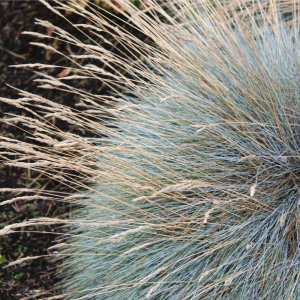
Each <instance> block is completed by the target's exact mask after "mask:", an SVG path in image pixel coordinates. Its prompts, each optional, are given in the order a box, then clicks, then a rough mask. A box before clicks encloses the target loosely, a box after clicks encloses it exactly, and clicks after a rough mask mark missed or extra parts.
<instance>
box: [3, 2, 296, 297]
mask: <svg viewBox="0 0 300 300" xmlns="http://www.w3.org/2000/svg"><path fill="white" fill-rule="evenodd" d="M42 2H44V1H42ZM107 2H108V3H109V4H110V5H111V6H112V7H114V6H115V9H118V7H119V6H116V5H115V4H114V3H115V2H116V1H107ZM165 2H166V3H167V4H168V9H169V10H171V12H172V16H173V17H171V16H170V14H167V13H166V12H165V10H164V9H163V8H162V7H161V6H159V5H158V4H157V3H156V2H155V1H147V5H149V6H151V9H149V10H148V14H146V13H143V12H140V11H139V10H138V9H137V8H136V7H135V6H133V5H132V4H131V3H130V1H126V0H124V1H118V5H122V9H121V12H122V11H123V10H124V11H126V12H128V13H129V16H128V23H129V24H131V25H132V26H133V27H134V28H136V29H138V30H139V31H140V32H142V33H143V34H145V35H147V36H149V37H150V38H151V40H152V43H147V42H143V41H141V40H140V39H138V38H137V37H135V36H134V35H132V34H131V33H129V32H126V31H125V30H123V29H122V28H121V27H118V26H115V25H111V24H110V23H109V22H108V20H107V19H106V17H105V16H104V15H102V14H101V13H97V12H96V11H94V12H93V10H94V8H93V6H91V10H87V9H86V8H84V7H82V6H80V5H77V4H76V1H75V2H74V4H73V5H74V6H76V9H75V8H70V7H69V6H68V7H67V6H66V5H64V4H62V3H59V2H57V5H58V6H59V7H61V8H64V9H69V10H70V9H71V10H72V9H73V10H74V11H73V12H74V13H77V14H81V15H84V16H86V17H87V18H88V19H89V20H90V23H91V25H86V24H74V26H76V27H77V28H79V29H81V28H84V29H89V30H90V35H91V36H93V35H96V34H99V32H101V31H104V32H110V34H111V35H112V36H113V37H114V38H115V39H116V40H118V42H119V43H120V44H121V45H123V47H124V48H125V49H128V52H131V54H130V55H129V56H128V57H127V58H126V57H124V56H120V55H118V54H114V53H111V52H108V51H107V50H106V49H105V48H104V47H103V46H102V45H99V44H92V45H91V44H88V45H85V44H83V43H82V42H81V41H79V40H78V39H76V38H75V37H72V36H70V35H69V34H68V33H66V32H65V31H64V30H63V29H61V28H59V27H56V26H54V25H52V24H50V23H49V22H45V21H38V22H39V24H41V25H44V26H46V27H49V26H50V27H51V28H52V29H53V31H54V32H55V33H56V35H54V38H59V39H62V40H66V41H67V42H68V43H71V44H74V45H77V46H78V47H81V48H83V49H84V50H85V54H83V55H73V56H72V57H70V60H71V61H72V62H73V65H75V66H77V67H76V68H75V67H74V68H70V74H69V75H68V76H65V77H60V78H55V77H52V76H50V75H46V74H44V73H42V72H40V73H39V74H40V75H41V76H43V77H44V78H42V79H39V81H40V82H41V87H43V88H56V89H61V90H69V91H70V92H73V93H75V94H80V96H81V105H83V106H86V111H84V112H76V111H74V110H71V109H70V108H68V107H65V106H62V105H60V104H57V103H54V102H51V101H49V100H47V99H44V98H42V97H40V96H36V95H32V94H30V93H28V92H24V91H20V95H21V96H22V97H21V98H20V99H18V100H10V99H4V98H2V101H6V102H9V103H14V104H15V105H17V106H18V107H20V108H24V109H27V110H29V111H31V112H32V113H33V114H35V115H36V116H37V118H36V119H33V118H32V119H30V118H28V117H24V116H12V117H11V118H9V119H6V121H7V122H13V121H14V120H17V121H22V122H23V123H24V124H25V125H28V126H31V127H34V128H36V133H35V136H34V138H35V139H36V140H37V141H39V142H42V143H44V146H43V147H42V146H39V147H38V146H35V145H34V144H32V143H29V142H28V143H25V142H22V143H21V142H18V141H15V140H11V139H9V138H2V142H1V146H2V147H5V148H6V149H11V151H13V153H14V155H17V154H19V157H18V159H17V160H15V161H14V160H11V161H10V164H12V165H17V166H23V167H28V168H31V169H34V170H37V171H42V172H45V173H47V174H48V175H49V176H50V177H51V176H52V177H53V178H55V179H56V180H59V181H64V182H65V183H66V184H68V183H69V182H72V181H74V180H78V177H77V178H76V179H75V178H73V177H72V173H67V170H74V171H76V172H77V173H79V174H81V175H82V180H81V184H82V188H83V190H82V191H81V193H80V194H77V195H71V196H69V197H65V198H63V197H61V196H60V195H59V194H55V193H52V194H51V193H50V192H48V193H44V194H43V193H41V194H40V197H42V196H41V195H44V197H46V196H47V198H52V199H58V200H63V201H66V202H71V203H75V204H78V205H80V206H81V208H80V209H78V211H77V213H75V214H74V215H72V217H71V218H70V219H68V220H58V219H49V218H39V219H36V220H29V221H27V222H25V223H22V227H24V226H27V224H32V223H35V224H45V223H55V222H56V223H62V224H65V225H67V226H69V227H70V230H69V232H68V235H67V236H66V239H65V240H63V241H62V242H61V243H60V244H59V245H58V247H61V250H59V255H60V257H62V258H63V260H62V263H61V269H60V271H61V273H60V275H61V276H62V287H63V290H62V295H61V297H65V299H93V300H94V299H97V300H98V299H99V300H100V299H103V300H104V299H105V300H107V299H113V300H127V299H128V300H129V299H130V300H131V299H132V300H140V299H151V300H156V299H174V300H175V299H176V300H179V299H189V300H191V299H201V300H204V299H251V300H252V299H253V300H254V299H269V300H274V299H285V300H296V299H300V281H299V280H300V265H299V264H300V249H299V239H300V236H299V234H300V232H299V230H300V228H299V218H300V210H299V205H300V193H299V176H300V160H299V159H300V155H299V147H300V131H299V128H300V88H299V86H300V63H299V62H300V44H299V28H298V27H297V22H296V21H295V22H294V23H293V24H292V25H293V26H290V25H289V26H288V25H285V24H284V22H282V20H281V16H280V14H278V13H277V12H276V10H274V11H271V10H268V12H265V11H264V10H263V9H261V12H260V13H261V15H260V19H259V20H257V18H254V16H253V14H252V13H251V10H249V11H248V15H247V22H246V21H241V19H240V18H239V14H238V13H236V12H235V10H232V11H230V13H228V10H227V12H225V10H224V9H221V8H222V7H223V8H224V5H223V4H224V3H221V1H214V3H212V2H211V1H196V0H180V1H176V2H175V3H174V1H165ZM44 3H45V5H47V6H48V7H49V8H50V9H52V10H53V11H56V12H57V13H58V14H60V11H59V10H57V9H56V8H53V7H52V6H50V5H49V3H46V2H44ZM257 3H258V4H257V5H259V4H260V2H257ZM216 4H217V5H216ZM271 4H272V5H276V3H275V2H274V3H273V2H272V3H271ZM293 7H294V6H293V5H292V8H291V12H292V13H293V12H295V14H296V13H297V12H296V10H295V11H294V10H293ZM226 8H228V7H226ZM246 11H247V10H246ZM224 12H225V13H224ZM245 13H246V12H245ZM158 15H160V16H161V17H162V18H163V19H164V22H162V21H161V18H158V17H157V16H158ZM61 16H62V17H64V16H63V15H62V14H61ZM38 35H39V36H41V34H38ZM47 38H48V36H47ZM39 46H41V47H44V48H47V47H48V48H49V46H46V45H44V44H39ZM53 51H57V50H55V49H54V50H53ZM124 55H125V54H124ZM84 59H94V60H95V61H96V62H95V63H88V64H85V63H84ZM98 62H100V63H98ZM27 66H32V67H37V68H46V67H47V66H43V65H40V64H33V65H27ZM48 67H49V66H48ZM50 67H51V68H53V67H59V66H50ZM124 74H127V75H124ZM68 79H73V80H75V79H79V80H82V79H85V80H89V79H99V83H100V84H101V83H102V82H105V84H107V85H108V86H110V87H111V88H112V90H113V91H114V94H112V95H110V96H109V95H108V96H107V95H106V96H105V95H92V94H89V93H88V92H84V91H80V90H77V89H76V88H74V87H72V86H70V85H68V81H67V80H68ZM121 88H122V89H123V91H121V90H120V89H121ZM100 101H102V102H105V103H108V104H109V105H108V106H103V105H101V104H100V103H99V102H100ZM37 108H38V111H43V115H42V116H39V115H38V113H37ZM51 116H55V117H57V118H59V119H62V120H64V121H67V122H70V123H72V124H76V125H77V126H78V127H81V128H83V129H85V130H90V131H92V132H94V133H98V134H99V135H101V136H102V137H101V138H99V139H95V138H93V139H92V138H84V137H81V136H78V135H75V134H72V133H67V132H61V131H58V130H57V129H56V128H55V126H53V125H51V124H50V123H49V122H43V119H39V118H41V117H51ZM6 151H7V150H6ZM28 158H30V160H31V162H30V163H28V162H26V161H27V160H28ZM62 167H63V168H64V170H66V173H65V174H61V173H59V174H57V173H56V172H55V170H61V168H62ZM87 180H88V182H87ZM10 201H11V200H10ZM17 226H18V225H15V227H9V228H6V229H5V228H4V230H6V231H5V232H6V233H7V232H8V233H9V232H11V229H12V228H16V227H17ZM4 230H2V233H3V232H4ZM0 234H1V232H0ZM55 297H56V298H55V299H57V298H58V297H60V295H57V296H55Z"/></svg>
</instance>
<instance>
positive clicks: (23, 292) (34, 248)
mask: <svg viewBox="0 0 300 300" xmlns="http://www.w3.org/2000/svg"><path fill="white" fill-rule="evenodd" d="M35 18H39V19H42V20H48V21H50V22H51V23H53V24H56V25H59V26H60V27H63V28H64V29H65V30H66V31H69V32H72V33H76V31H75V30H74V28H73V27H72V26H71V25H70V24H68V23H67V22H63V21H62V19H61V18H60V17H58V16H57V15H55V14H54V13H52V12H51V11H49V10H48V9H47V8H46V7H45V6H44V5H43V4H41V3H39V2H38V1H7V2H2V1H0V96H1V97H5V98H10V99H16V98H17V97H18V95H17V91H15V90H14V89H12V88H11V87H8V86H7V84H9V85H10V86H13V87H16V88H18V89H21V90H26V91H29V92H32V93H37V94H39V95H41V96H43V97H45V98H48V99H51V100H53V101H57V102H59V103H61V104H65V105H68V106H71V107H74V105H75V104H76V102H78V99H76V97H74V96H72V95H70V94H62V93H57V92H56V91H53V90H44V89H39V88H37V85H38V84H37V83H35V82H33V80H34V78H35V77H36V76H35V74H34V73H33V72H32V70H29V69H26V68H25V69H14V68H11V67H9V66H11V65H16V64H23V63H36V62H39V63H45V64H60V65H65V66H69V65H70V63H69V62H68V61H67V60H66V59H64V58H62V57H61V56H59V55H58V54H56V53H51V52H49V51H45V50H43V49H41V48H38V47H36V46H32V45H30V44H29V42H32V41H35V42H37V41H38V42H45V43H48V44H50V45H53V40H50V39H49V41H47V40H46V41H45V40H39V39H37V38H34V37H32V36H29V35H22V34H21V32H22V31H35V32H41V33H44V34H47V29H46V28H43V27H39V26H37V25H35V24H34V22H35ZM69 18H70V19H71V20H72V18H73V21H74V23H80V22H81V23H85V22H86V20H84V19H79V18H78V16H69ZM74 18H75V19H74ZM77 36H78V33H77ZM81 38H85V39H86V37H81ZM54 46H55V47H56V48H58V49H59V50H60V51H61V52H63V53H65V54H67V55H69V54H70V49H71V47H70V46H69V45H66V44H64V43H61V44H60V43H57V44H55V45H54ZM71 51H74V53H75V54H78V52H76V51H77V50H76V49H72V50H71ZM50 72H51V70H50ZM52 72H61V70H59V71H57V69H56V70H53V71H52ZM54 74H55V73H54ZM77 87H78V86H77ZM79 88H83V89H85V90H88V91H90V92H98V93H99V89H100V90H101V91H102V92H106V89H105V88H103V87H101V86H99V82H97V83H96V82H93V81H89V82H88V83H85V84H84V86H79ZM7 113H13V114H15V113H23V114H24V112H22V111H20V110H18V109H16V108H15V107H13V106H10V105H8V104H5V103H3V102H0V114H1V116H0V117H3V115H4V114H7ZM26 114H27V115H28V113H26ZM56 125H57V126H58V127H60V128H61V129H62V130H64V131H69V132H76V128H74V126H73V127H72V126H69V125H68V124H66V123H64V122H60V123H58V124H56ZM0 126H1V127H0V128H1V129H0V130H1V133H0V134H1V136H5V137H10V138H16V139H19V140H24V141H26V137H27V136H28V134H30V132H29V133H28V129H27V128H26V130H27V132H24V129H25V128H23V127H22V125H21V124H18V126H19V127H14V126H9V125H7V124H5V123H1V124H0ZM8 187H9V188H24V187H30V188H36V189H40V188H43V189H45V190H52V191H53V190H55V191H60V192H66V193H69V192H72V190H71V189H70V188H66V187H65V186H64V185H63V184H61V183H59V182H55V181H52V180H50V179H48V178H45V177H43V176H41V175H39V174H37V173H35V172H32V171H29V170H24V169H22V168H15V167H8V166H6V165H4V164H1V162H0V188H8ZM22 195H24V194H21V193H19V194H17V193H1V192H0V202H1V201H4V200H7V199H10V198H13V197H16V196H22ZM69 211H70V207H66V206H65V205H63V204H61V203H56V202H54V201H50V202H49V201H48V202H46V201H35V202H22V203H21V202H20V201H19V202H17V203H14V204H13V205H5V206H0V229H2V228H3V227H4V226H5V225H8V224H12V223H18V222H23V221H24V220H29V219H31V218H36V217H39V216H47V217H66V216H68V213H69ZM62 230H63V229H62V228H59V227H58V226H39V227H37V228H27V227H26V228H22V229H21V230H16V232H17V233H14V234H10V235H7V236H2V237H0V255H1V257H0V299H1V300H10V299H22V298H24V299H34V298H35V297H34V295H36V294H38V293H40V292H47V291H49V290H50V289H52V288H53V287H54V286H55V284H56V283H57V282H58V278H56V277H55V276H54V272H55V270H56V263H55V258H53V257H50V258H49V257H45V258H42V259H36V260H29V261H26V262H23V263H22V264H21V265H16V266H12V267H8V268H3V267H5V265H7V264H8V263H9V262H12V261H15V260H16V259H19V258H24V257H27V256H39V255H48V252H47V248H49V247H50V246H53V245H54V244H55V239H56V238H57V237H59V234H60V233H62ZM44 232H53V233H54V234H51V233H44ZM41 233H43V234H41ZM45 295H48V296H50V295H55V291H51V293H46V294H45Z"/></svg>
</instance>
